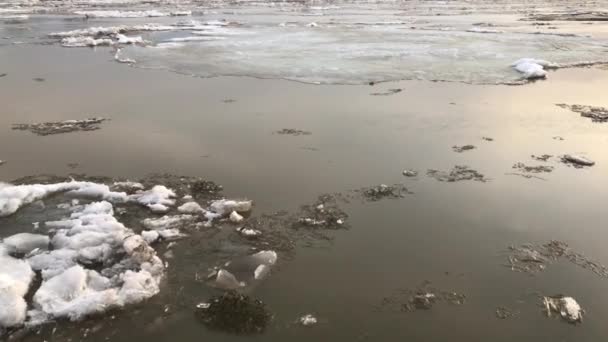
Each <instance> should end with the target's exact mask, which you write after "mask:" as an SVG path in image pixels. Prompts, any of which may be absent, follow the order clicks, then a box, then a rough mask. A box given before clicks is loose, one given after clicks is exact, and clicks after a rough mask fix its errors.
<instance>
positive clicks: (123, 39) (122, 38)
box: [116, 33, 144, 44]
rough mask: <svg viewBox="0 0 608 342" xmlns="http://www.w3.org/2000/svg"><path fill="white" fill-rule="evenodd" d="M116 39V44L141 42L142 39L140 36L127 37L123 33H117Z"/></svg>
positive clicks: (142, 41)
mask: <svg viewBox="0 0 608 342" xmlns="http://www.w3.org/2000/svg"><path fill="white" fill-rule="evenodd" d="M116 39H117V40H118V44H143V43H144V40H143V38H142V37H141V36H134V37H129V36H125V35H124V34H120V33H119V34H117V35H116Z"/></svg>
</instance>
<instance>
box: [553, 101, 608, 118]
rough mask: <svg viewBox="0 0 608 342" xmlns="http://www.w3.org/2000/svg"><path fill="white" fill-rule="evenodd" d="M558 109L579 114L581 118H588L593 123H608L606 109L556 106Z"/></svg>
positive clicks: (560, 104) (607, 110) (565, 105)
mask: <svg viewBox="0 0 608 342" xmlns="http://www.w3.org/2000/svg"><path fill="white" fill-rule="evenodd" d="M557 106H558V107H561V108H564V109H568V110H570V111H573V112H575V113H579V114H580V115H581V116H582V117H586V118H590V119H591V121H593V122H608V108H605V107H597V106H584V105H577V104H575V105H568V104H565V103H559V104H557Z"/></svg>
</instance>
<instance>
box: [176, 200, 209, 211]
mask: <svg viewBox="0 0 608 342" xmlns="http://www.w3.org/2000/svg"><path fill="white" fill-rule="evenodd" d="M177 211H179V212H180V213H183V214H200V213H204V212H205V210H204V209H203V208H202V207H201V206H200V204H198V203H196V202H188V203H184V204H183V205H181V206H180V207H178V208H177Z"/></svg>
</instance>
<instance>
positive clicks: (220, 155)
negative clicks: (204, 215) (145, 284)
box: [0, 46, 608, 341]
mask: <svg viewBox="0 0 608 342" xmlns="http://www.w3.org/2000/svg"><path fill="white" fill-rule="evenodd" d="M42 55H43V56H44V59H41V58H40V56H42ZM0 60H2V65H1V66H0V67H1V68H2V70H0V73H4V72H6V73H8V75H7V76H5V77H2V78H0V102H2V104H3V109H2V112H3V114H2V115H1V116H0V130H1V131H2V133H1V134H0V146H1V148H0V159H2V160H6V161H7V163H6V164H4V165H1V166H0V179H1V180H11V179H14V178H17V177H20V176H24V175H31V174H41V173H50V174H58V175H64V174H67V173H69V172H73V171H74V170H72V168H71V167H70V166H68V164H74V163H77V164H78V167H77V169H76V171H77V172H79V173H87V174H91V175H104V176H116V177H126V178H129V177H130V178H138V177H141V176H144V175H146V174H149V173H151V172H170V173H173V174H183V175H192V176H201V177H203V178H205V179H209V180H213V181H216V182H218V183H220V184H222V185H224V187H225V191H224V193H225V195H226V196H228V197H233V196H247V197H249V198H251V199H253V200H254V202H255V207H254V212H255V213H256V214H262V213H274V212H276V211H278V210H283V209H284V210H288V211H289V212H291V213H293V212H297V210H298V207H299V206H300V205H301V204H305V203H311V201H312V200H313V199H315V198H317V196H318V195H319V194H322V193H333V192H341V193H344V192H347V191H349V190H352V189H360V188H362V187H367V186H370V185H373V184H382V183H384V184H396V183H404V184H405V185H406V186H407V189H408V190H410V191H411V192H413V194H408V195H406V196H403V197H402V198H387V199H383V200H380V201H371V202H370V201H356V200H353V201H350V203H344V204H343V205H342V206H341V209H342V210H344V211H345V212H346V213H347V214H348V225H349V228H350V229H348V230H336V231H334V232H332V234H331V235H330V236H329V238H332V239H328V240H326V241H325V243H319V244H313V247H312V248H311V247H308V248H307V247H306V246H305V245H304V244H303V243H298V242H301V241H298V240H297V236H296V235H294V240H295V242H296V243H298V247H297V248H296V249H295V251H293V254H290V255H289V257H288V258H286V259H285V260H284V261H282V262H281V263H279V265H278V267H277V269H276V271H274V270H273V273H272V274H271V276H270V277H269V278H268V279H266V280H265V281H264V282H262V283H261V284H259V285H258V286H257V287H256V288H255V289H254V290H253V292H252V294H253V295H254V296H255V297H257V298H260V299H262V300H263V301H264V302H265V304H266V306H267V308H269V309H270V310H271V311H272V312H273V313H274V320H273V322H272V323H271V325H270V326H269V328H268V329H267V331H266V333H265V334H264V335H262V336H258V337H252V338H251V339H265V340H276V341H284V340H285V339H293V340H302V341H303V340H310V339H314V338H316V339H320V340H329V339H331V340H344V341H347V340H348V341H351V340H354V339H362V340H366V339H367V340H386V341H394V340H400V339H403V338H404V337H406V338H409V339H413V340H437V341H443V340H446V339H450V340H456V341H471V340H489V339H491V340H495V341H496V340H497V341H512V340H514V339H517V340H521V341H537V340H539V339H541V340H548V339H557V340H601V339H602V337H603V336H604V329H603V327H604V323H603V320H602V318H603V317H605V316H606V314H608V309H607V308H608V298H607V297H606V296H605V295H604V293H605V291H604V284H605V280H604V279H602V278H600V277H597V276H596V275H595V274H593V273H592V272H589V271H587V270H585V269H582V268H580V267H577V266H576V265H574V264H571V263H568V262H556V263H555V264H554V265H552V266H551V267H550V268H548V269H546V270H545V271H544V272H542V273H540V274H537V275H536V276H533V277H532V276H529V275H527V274H524V273H518V272H512V271H511V270H510V269H509V268H506V267H504V266H503V264H504V263H505V262H506V261H507V259H506V256H505V255H504V254H503V253H502V252H503V251H505V250H506V249H507V248H508V246H510V245H516V246H520V245H521V244H523V243H525V242H533V243H537V244H543V243H546V242H548V241H550V240H552V239H556V240H560V241H565V242H567V243H568V245H569V246H571V247H572V248H573V249H574V250H576V251H577V252H580V253H583V254H584V255H585V256H588V257H591V258H592V259H593V260H596V261H599V262H604V263H606V262H608V252H606V249H605V248H604V243H603V241H604V240H605V238H606V237H607V236H606V233H605V227H604V224H603V221H604V220H603V219H602V218H603V215H605V209H604V205H603V203H605V201H606V200H607V198H606V193H605V191H604V189H605V186H606V185H607V184H606V179H605V177H604V175H605V174H606V171H607V170H606V165H608V156H607V155H606V153H604V151H605V148H606V143H607V142H608V141H607V140H606V133H607V132H606V130H607V129H608V126H605V125H602V124H598V123H593V122H591V121H590V120H587V119H586V118H581V117H580V116H579V114H578V113H573V112H571V111H569V110H565V109H563V108H560V107H557V106H555V104H556V103H571V104H588V105H599V106H606V104H605V103H601V100H602V99H603V95H604V94H603V91H604V89H606V86H608V84H607V81H606V75H607V74H606V71H602V70H600V69H595V68H590V69H571V70H562V71H558V72H555V73H552V74H551V78H550V79H549V80H547V81H544V82H538V83H534V84H531V85H527V86H524V87H508V86H479V85H478V86H475V85H461V84H449V83H427V82H420V81H407V82H399V83H398V84H381V85H375V86H367V85H366V86H313V85H305V84H298V83H292V82H287V81H278V80H257V79H250V78H236V77H224V78H215V79H199V78H190V77H183V76H179V75H175V74H171V73H166V72H162V71H152V70H140V69H134V68H129V67H127V66H124V65H116V64H114V63H113V62H112V61H111V55H109V54H108V53H107V51H104V50H95V51H89V50H68V49H63V48H59V47H48V46H11V47H7V46H4V47H2V48H1V49H0ZM37 77H39V78H44V79H45V80H46V81H45V82H34V81H32V79H33V78H37ZM393 88H400V89H403V91H401V92H399V93H398V94H393V95H391V96H371V95H370V94H372V93H381V92H386V91H388V89H393ZM226 99H232V100H233V101H228V102H227V101H225V100H226ZM94 116H103V117H106V118H109V119H111V120H110V121H107V122H104V124H103V125H102V127H101V129H100V130H97V131H93V132H76V133H69V134H60V135H54V136H46V137H39V136H34V135H32V134H29V133H28V132H23V131H16V130H12V129H11V125H12V124H13V123H26V122H40V121H58V120H67V119H83V118H87V117H94ZM283 128H294V129H299V130H303V131H306V132H310V133H311V134H309V135H299V136H291V135H281V134H273V132H277V131H279V130H281V129H283ZM555 136H560V137H563V138H564V140H556V139H553V137H555ZM483 137H490V138H492V141H489V140H484V139H482V138H483ZM467 144H472V145H475V146H476V148H475V149H474V150H470V151H466V152H464V153H455V152H454V151H453V150H452V146H455V145H458V146H463V145H467ZM568 153H573V154H575V153H584V154H586V155H587V156H589V157H590V158H592V159H593V160H594V161H595V162H596V165H595V166H593V167H591V168H587V169H576V168H571V167H567V166H565V165H562V164H560V163H559V162H558V161H557V160H548V161H547V165H549V166H553V167H554V169H553V171H552V172H551V173H548V174H545V175H543V178H546V181H541V180H537V179H525V178H521V177H512V176H509V175H505V174H506V173H509V172H512V166H513V165H514V164H516V163H518V162H522V163H524V164H528V163H530V164H532V163H533V164H536V163H537V161H535V160H533V159H532V158H531V155H542V154H550V155H554V156H559V155H563V154H568ZM455 165H467V166H469V167H471V168H472V169H474V170H477V171H479V172H480V173H482V174H483V175H484V176H485V177H487V178H488V181H487V182H470V181H463V182H437V181H435V179H432V178H429V177H427V176H426V173H427V170H429V169H436V170H450V169H452V168H453V167H454V166H455ZM404 169H408V170H409V169H411V170H415V171H418V176H416V177H411V178H410V177H404V176H403V175H402V172H403V170H404ZM16 228H22V229H23V230H25V229H31V228H30V226H29V223H28V225H26V224H24V223H23V222H20V221H19V219H18V218H12V219H10V220H9V221H2V222H0V229H2V230H3V231H5V232H7V234H4V233H3V234H2V236H6V235H8V233H12V232H14V230H13V229H16ZM223 233H225V234H229V233H234V234H236V232H233V231H230V232H227V231H226V232H223ZM294 234H295V233H294ZM211 241H216V240H213V239H211V238H209V237H206V236H200V237H199V238H197V239H194V240H191V241H185V242H181V243H180V244H178V248H174V249H173V254H174V255H173V258H172V259H171V260H170V264H171V267H170V268H169V271H168V272H169V273H168V275H167V282H166V284H165V285H164V286H165V287H164V288H162V289H161V292H160V294H159V295H158V296H156V297H154V298H152V299H151V300H150V301H149V302H146V303H145V304H141V305H138V306H135V307H131V308H128V309H125V310H124V311H117V312H113V313H112V314H111V315H110V316H109V317H108V316H104V317H97V318H92V319H90V320H87V321H85V322H82V323H77V324H74V323H69V322H61V323H59V324H58V332H56V334H57V335H56V339H67V338H68V336H71V337H82V336H83V335H85V334H86V335H87V336H88V337H87V340H93V341H103V340H106V339H107V338H109V339H111V340H112V341H127V340H132V339H133V338H146V339H147V340H150V341H167V340H175V339H177V340H180V341H195V340H200V339H205V338H207V339H208V338H213V339H214V340H218V341H224V340H225V341H232V340H237V339H241V338H238V337H235V336H232V335H224V334H219V333H213V332H209V331H207V330H206V329H205V328H204V327H203V326H202V325H201V324H200V323H199V322H198V321H196V319H195V317H194V308H195V306H196V304H198V303H200V302H204V301H206V300H207V299H208V298H209V297H210V296H212V295H214V294H216V293H217V292H215V290H213V289H211V288H209V287H208V286H207V285H205V283H204V282H201V281H199V280H198V278H197V271H198V270H199V268H200V267H201V265H202V264H205V263H214V261H215V260H217V259H220V258H219V257H218V256H221V255H222V254H221V251H226V250H227V251H229V253H232V252H234V251H240V250H238V248H239V246H234V245H232V244H231V243H230V240H229V239H226V240H222V239H219V242H218V244H215V243H211ZM218 251H220V252H218ZM216 258H217V259H216ZM425 280H428V281H430V282H432V284H433V286H435V287H436V288H438V289H441V290H445V291H454V292H456V293H458V294H463V295H466V298H467V300H466V303H464V304H463V305H456V306H452V305H438V306H435V307H433V308H432V309H431V310H420V311H416V312H410V313H401V312H393V311H391V310H380V311H378V310H375V308H376V307H377V306H378V305H379V304H380V302H381V301H382V298H384V297H388V296H391V295H392V294H394V293H395V291H399V290H400V289H404V290H407V289H415V288H416V287H417V286H418V285H419V284H421V283H423V281H425ZM539 294H541V295H549V296H551V295H556V294H564V295H567V296H572V297H574V298H576V300H577V301H578V302H579V303H580V304H581V306H582V307H583V308H584V309H586V310H587V311H588V314H587V315H586V316H585V320H584V322H583V324H582V325H581V326H579V327H576V328H575V327H573V326H570V325H568V324H566V323H563V322H560V321H557V320H552V319H547V318H546V317H544V315H543V314H542V312H541V308H540V307H539V306H538V303H539V302H538V295H539ZM499 307H507V308H509V309H510V310H512V311H514V312H518V315H517V316H516V317H514V318H513V319H507V320H499V319H497V318H496V314H495V312H496V310H497V308H499ZM307 313H313V314H314V315H315V317H317V318H318V319H319V323H318V324H317V325H315V326H313V327H309V328H303V327H301V326H299V325H298V324H296V322H297V319H298V318H299V317H302V316H303V315H304V314H307ZM53 327H54V326H53ZM133 327H137V329H134V328H133ZM437 327H441V329H437ZM87 329H88V330H87ZM51 331H52V327H51V328H50V329H49V330H48V331H46V332H45V334H50V333H51ZM45 336H46V337H48V338H49V340H51V337H50V336H48V335H45ZM24 340H26V341H38V340H40V336H36V335H32V336H29V337H26V338H24Z"/></svg>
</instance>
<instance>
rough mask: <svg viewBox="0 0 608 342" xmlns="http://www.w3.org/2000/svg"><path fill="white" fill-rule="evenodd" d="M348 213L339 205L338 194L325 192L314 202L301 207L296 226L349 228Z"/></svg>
mask: <svg viewBox="0 0 608 342" xmlns="http://www.w3.org/2000/svg"><path fill="white" fill-rule="evenodd" d="M347 218H348V214H346V212H344V210H342V209H341V208H340V207H339V206H338V200H337V198H336V196H334V195H330V194H325V195H321V196H319V198H318V199H317V200H316V201H315V202H314V203H312V204H308V205H303V206H301V207H300V212H299V213H298V218H297V221H296V222H294V225H295V227H296V228H297V227H315V228H324V229H344V228H347V225H346V219H347Z"/></svg>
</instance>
